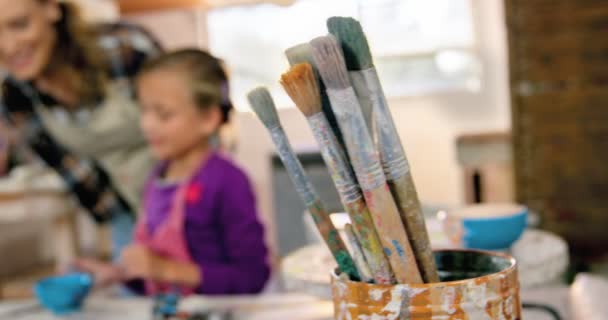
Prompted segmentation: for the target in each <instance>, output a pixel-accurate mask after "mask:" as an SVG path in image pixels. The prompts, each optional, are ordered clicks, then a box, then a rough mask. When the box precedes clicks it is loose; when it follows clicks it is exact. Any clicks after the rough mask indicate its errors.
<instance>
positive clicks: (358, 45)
mask: <svg viewBox="0 0 608 320" xmlns="http://www.w3.org/2000/svg"><path fill="white" fill-rule="evenodd" d="M327 29H329V32H330V33H331V34H333V35H334V36H335V37H336V39H338V41H339V42H340V45H341V46H342V50H343V51H344V59H345V61H346V68H347V69H348V70H365V69H368V68H371V67H373V66H374V62H373V60H372V54H371V52H370V50H369V44H368V43H367V38H366V37H365V33H364V32H363V28H362V27H361V24H360V23H359V21H357V20H355V19H353V18H347V17H331V18H329V19H328V20H327Z"/></svg>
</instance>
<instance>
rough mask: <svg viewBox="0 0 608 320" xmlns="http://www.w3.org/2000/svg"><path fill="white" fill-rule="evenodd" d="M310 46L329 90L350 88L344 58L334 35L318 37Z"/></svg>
mask: <svg viewBox="0 0 608 320" xmlns="http://www.w3.org/2000/svg"><path fill="white" fill-rule="evenodd" d="M310 45H311V46H312V56H313V58H314V60H315V63H316V64H317V67H318V70H319V74H321V78H322V79H323V83H325V86H327V88H329V89H345V88H348V87H350V82H349V80H348V71H347V70H346V65H345V64H344V56H343V55H342V49H341V48H340V45H339V44H338V41H337V40H336V38H334V36H332V35H327V36H323V37H318V38H315V39H313V40H312V41H310Z"/></svg>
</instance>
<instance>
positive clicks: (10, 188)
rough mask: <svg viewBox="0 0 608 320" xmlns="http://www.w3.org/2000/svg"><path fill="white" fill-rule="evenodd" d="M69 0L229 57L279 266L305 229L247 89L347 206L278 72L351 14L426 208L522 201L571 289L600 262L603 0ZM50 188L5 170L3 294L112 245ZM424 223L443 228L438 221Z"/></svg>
mask: <svg viewBox="0 0 608 320" xmlns="http://www.w3.org/2000/svg"><path fill="white" fill-rule="evenodd" d="M75 2H77V3H78V4H79V5H81V7H82V9H83V10H84V13H85V16H86V18H87V19H88V20H90V21H95V22H108V21H118V20H124V21H129V22H133V23H136V24H139V25H141V26H143V27H144V28H146V29H147V30H148V31H150V32H151V33H152V34H153V35H154V36H156V37H157V39H158V40H159V42H160V43H161V44H162V46H163V47H164V48H165V49H166V50H171V49H177V48H183V47H193V46H195V47H200V48H204V49H207V50H209V51H210V52H211V53H213V54H214V55H216V56H218V57H220V58H222V59H223V60H224V62H225V63H226V66H227V70H228V73H229V77H230V85H231V97H232V100H233V103H234V105H235V108H236V112H235V114H234V118H233V119H234V121H233V123H232V125H231V128H230V129H229V130H228V132H227V133H226V136H227V139H228V141H230V145H231V150H232V151H233V154H234V156H235V158H236V160H237V162H238V163H239V164H240V165H242V166H243V168H245V170H246V171H247V173H248V174H249V176H250V178H251V180H252V182H253V184H254V188H255V191H256V194H257V197H258V208H259V212H260V214H261V216H262V219H263V221H264V223H265V226H266V228H267V231H268V232H267V242H268V244H269V246H270V247H271V249H272V251H273V255H274V256H275V260H276V263H277V265H278V264H279V262H280V261H282V260H283V259H285V258H287V257H288V256H289V255H290V253H292V252H294V250H297V249H300V248H303V247H305V246H308V245H310V244H311V242H314V241H313V240H311V239H312V238H314V237H311V236H310V235H309V234H308V231H307V228H306V222H305V219H304V218H303V214H302V213H303V212H304V206H303V205H302V204H301V203H300V201H299V198H298V196H297V194H296V193H295V190H294V189H293V187H292V185H291V183H290V181H289V180H288V177H287V174H286V172H285V170H284V168H283V166H282V165H281V163H280V161H279V160H278V158H277V156H276V155H275V153H274V146H273V145H272V143H271V140H270V137H269V136H268V134H267V132H266V130H265V129H264V128H263V126H262V124H261V123H260V122H259V120H258V119H257V118H256V117H255V115H254V114H253V113H252V112H251V110H250V107H249V105H248V103H247V102H246V93H247V91H248V90H250V89H251V88H253V87H255V86H258V85H266V86H268V87H269V88H270V89H271V92H272V93H273V95H274V96H275V98H276V102H277V105H278V107H279V109H280V110H279V115H280V118H281V121H282V123H283V126H284V128H285V130H286V132H287V135H288V136H289V138H290V141H291V142H292V144H293V145H294V147H295V149H296V151H297V152H298V154H299V156H300V158H301V160H302V162H303V164H304V166H305V168H306V170H307V171H308V173H309V174H310V175H311V178H312V180H313V183H314V184H315V185H316V186H317V188H318V189H319V190H320V192H319V193H320V194H321V197H322V199H323V200H324V202H325V203H326V204H327V206H328V207H329V208H330V210H332V211H342V210H343V209H342V207H341V204H340V202H339V199H338V197H337V193H336V191H335V189H334V187H333V184H332V182H331V179H330V177H329V176H328V175H327V171H326V170H325V168H324V164H323V162H322V159H321V157H320V155H319V153H318V152H317V147H316V143H315V141H314V138H313V136H312V133H311V131H310V130H309V127H308V125H307V123H306V121H305V119H304V118H303V117H302V116H301V114H300V112H299V111H298V110H297V109H296V108H295V107H294V106H293V104H292V103H291V101H290V100H289V98H288V97H287V95H286V94H285V93H284V92H283V91H282V90H281V88H280V86H279V84H278V79H279V77H280V74H281V73H282V72H284V70H286V69H287V67H288V63H287V60H286V59H285V58H284V53H283V52H284V50H285V49H287V48H289V47H291V46H293V45H295V44H298V43H301V42H304V41H308V40H310V39H311V38H313V37H316V36H318V35H323V34H325V33H326V27H325V21H326V19H327V18H328V17H330V16H336V15H338V16H352V17H354V18H356V19H358V20H359V21H361V23H362V25H363V28H364V30H365V31H366V33H367V35H368V38H369V41H370V46H371V49H372V53H373V54H374V57H375V62H376V65H377V68H378V70H379V74H380V78H381V81H382V83H383V86H384V89H385V92H386V94H387V97H388V100H389V104H390V107H391V111H392V114H393V117H394V119H395V121H396V125H397V129H398V131H399V134H400V136H401V139H402V141H403V144H404V148H405V150H406V152H407V155H408V158H409V161H410V164H411V168H412V172H413V176H414V180H415V184H416V187H417V190H418V193H419V196H420V199H421V201H422V204H423V208H424V211H425V214H426V215H427V217H428V218H429V219H434V217H435V214H436V213H437V211H440V210H450V209H452V208H458V207H462V206H465V205H468V204H474V203H503V202H518V203H522V204H525V205H527V206H528V207H529V208H530V210H531V222H530V223H531V224H532V225H533V226H534V227H540V228H541V229H542V230H544V232H547V234H549V237H556V239H559V241H558V242H557V243H558V245H559V246H561V245H562V243H566V244H567V247H566V246H564V247H563V250H561V251H560V250H558V251H557V253H556V255H558V256H559V257H566V260H568V257H569V258H570V259H569V262H570V263H569V265H568V267H565V266H564V267H563V268H561V267H560V268H559V269H560V270H559V276H558V277H559V281H557V283H560V284H561V285H563V286H567V285H568V283H569V281H572V280H573V277H574V275H575V274H576V273H577V272H580V271H591V272H594V273H595V274H598V275H602V274H603V275H605V274H607V270H608V269H607V268H606V263H605V262H606V253H608V233H606V232H605V231H604V230H605V228H606V226H608V212H607V211H606V210H607V209H608V169H606V167H605V164H606V163H608V162H607V161H608V145H607V144H606V141H608V109H607V108H606V102H608V95H607V94H606V93H605V90H604V89H605V87H606V79H608V68H607V66H608V64H607V63H608V60H607V59H606V52H608V51H607V50H608V42H607V41H605V40H603V39H604V38H605V36H604V34H603V33H604V32H606V31H607V30H608V5H607V4H606V3H605V2H602V1H591V0H588V1H565V0H561V1H541V0H535V1H523V0H522V1H515V0H513V1H501V0H425V1H420V0H331V1H327V0H275V1H271V0H267V1H263V0H173V1H171V0H145V1H144V0H115V1H113V0H78V1H75ZM19 170H21V171H19ZM45 179H46V180H45ZM59 185H60V181H57V180H56V178H54V177H53V174H52V173H50V172H48V170H46V169H43V168H39V167H36V166H29V167H26V168H20V169H18V170H16V171H13V172H11V173H10V175H9V176H8V177H6V178H3V179H2V180H0V256H2V259H1V260H2V262H1V263H0V299H2V298H3V297H4V298H8V297H12V296H22V295H27V290H28V288H29V285H31V282H28V281H31V279H35V278H36V277H38V276H39V275H41V274H47V273H49V272H51V271H50V270H54V269H55V268H57V266H60V265H62V264H65V263H67V262H68V261H70V259H72V258H73V257H74V256H76V255H80V254H85V253H86V254H91V253H92V254H95V255H99V256H107V255H109V244H108V242H109V239H108V232H107V230H104V229H103V228H102V229H100V228H97V227H96V226H95V225H94V224H93V223H92V222H91V221H90V218H89V217H88V216H87V215H84V214H78V213H77V212H76V211H77V209H75V207H74V205H73V204H71V202H70V201H71V200H70V198H69V197H67V196H66V195H64V194H62V193H61V192H59V191H57V190H59V189H60V188H61V187H60V186H59ZM51 211H52V212H51ZM38 216H40V217H43V218H35V217H38ZM429 228H434V229H432V230H431V233H440V232H441V231H440V229H441V227H440V226H439V223H438V222H437V224H433V222H431V225H430V226H429ZM438 237H440V236H438ZM541 238H542V237H541ZM543 239H544V238H543ZM543 239H540V240H539V239H536V240H529V239H528V240H527V241H531V243H532V245H535V244H538V243H541V244H538V246H533V247H531V248H533V249H529V248H528V249H527V250H528V251H530V250H532V251H535V250H541V251H542V250H550V249H551V248H552V247H554V246H558V245H554V242H550V241H549V240H547V241H548V242H547V243H545V242H543V241H544V240H543ZM551 239H554V238H551ZM543 246H549V249H546V248H547V247H543ZM560 248H561V247H560ZM566 248H567V249H566ZM528 251H526V254H528V255H534V254H535V252H532V253H530V252H528ZM559 257H558V258H559ZM549 258H555V257H549ZM549 258H548V259H549ZM558 258H555V259H558ZM530 263H531V264H534V263H537V264H538V265H542V264H543V263H544V262H543V261H537V262H534V261H532V262H530ZM538 270H540V271H538V272H539V273H542V270H543V269H538ZM552 281H553V280H552ZM533 282H534V281H533ZM555 283H556V282H555V281H553V282H552V284H555Z"/></svg>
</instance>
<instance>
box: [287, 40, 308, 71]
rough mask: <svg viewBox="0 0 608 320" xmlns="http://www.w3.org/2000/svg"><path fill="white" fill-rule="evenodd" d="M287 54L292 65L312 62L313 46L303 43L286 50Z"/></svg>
mask: <svg viewBox="0 0 608 320" xmlns="http://www.w3.org/2000/svg"><path fill="white" fill-rule="evenodd" d="M285 56H286V57H287V61H289V65H292V66H293V65H295V64H298V63H305V62H308V63H312V48H311V47H310V44H309V43H301V44H299V45H296V46H293V47H291V48H289V49H287V50H285Z"/></svg>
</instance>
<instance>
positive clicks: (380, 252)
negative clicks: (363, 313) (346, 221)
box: [345, 198, 396, 284]
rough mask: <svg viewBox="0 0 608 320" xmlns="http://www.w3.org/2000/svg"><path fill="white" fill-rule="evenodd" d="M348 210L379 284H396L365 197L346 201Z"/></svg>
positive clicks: (368, 263) (368, 262)
mask: <svg viewBox="0 0 608 320" xmlns="http://www.w3.org/2000/svg"><path fill="white" fill-rule="evenodd" d="M345 207H346V211H347V212H348V215H349V216H350V220H351V222H352V224H353V226H354V229H355V232H356V235H357V238H358V240H359V243H360V245H361V248H362V250H363V255H364V256H365V260H366V261H367V265H368V266H369V268H370V271H371V272H372V277H373V278H374V282H375V283H377V284H394V283H395V282H396V280H395V275H394V274H393V270H392V269H391V266H390V263H389V262H388V260H387V258H386V256H385V254H384V249H383V247H382V243H381V241H380V238H379V237H378V234H377V232H376V228H375V227H374V221H373V219H372V216H371V214H370V213H369V209H368V208H367V205H366V204H365V201H364V200H363V198H360V199H358V200H357V201H354V202H350V203H346V204H345Z"/></svg>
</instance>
